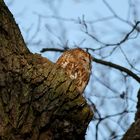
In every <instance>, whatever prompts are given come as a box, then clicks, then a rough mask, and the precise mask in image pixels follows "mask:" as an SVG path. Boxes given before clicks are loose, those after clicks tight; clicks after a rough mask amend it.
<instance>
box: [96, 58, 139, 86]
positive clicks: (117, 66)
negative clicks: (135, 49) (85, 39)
mask: <svg viewBox="0 0 140 140" xmlns="http://www.w3.org/2000/svg"><path fill="white" fill-rule="evenodd" d="M93 61H94V62H96V63H100V64H103V65H105V66H109V67H112V68H115V69H117V70H120V71H122V72H125V73H127V74H128V75H129V76H131V77H132V78H134V79H135V80H136V81H137V82H139V83H140V77H139V76H137V75H136V74H135V73H133V72H132V71H130V70H129V69H127V68H125V67H123V66H120V65H117V64H114V63H112V62H108V61H104V60H101V59H97V58H95V57H93Z"/></svg>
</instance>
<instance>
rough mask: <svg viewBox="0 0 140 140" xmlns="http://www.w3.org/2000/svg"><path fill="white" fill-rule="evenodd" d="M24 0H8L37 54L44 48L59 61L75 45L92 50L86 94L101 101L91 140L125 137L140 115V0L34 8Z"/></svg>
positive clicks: (73, 0) (46, 1)
mask: <svg viewBox="0 0 140 140" xmlns="http://www.w3.org/2000/svg"><path fill="white" fill-rule="evenodd" d="M18 2H19V1H17V0H14V1H12V3H10V1H8V4H9V8H10V9H11V10H12V11H13V13H14V15H15V17H16V21H17V22H18V23H19V26H20V29H21V30H22V34H23V36H24V38H25V42H26V44H27V45H28V48H29V49H30V50H31V51H32V52H39V51H40V50H41V52H44V53H43V56H47V57H48V58H49V59H51V60H53V61H56V60H57V58H58V57H59V54H60V53H58V52H63V51H64V50H66V49H68V48H73V47H75V46H76V47H77V46H78V47H81V48H84V49H87V50H88V51H89V52H90V53H91V54H92V56H93V72H92V77H91V80H90V83H89V86H88V87H87V89H86V91H85V93H84V96H85V97H86V99H87V100H88V102H89V104H90V105H91V106H92V105H93V104H95V105H96V108H95V109H94V110H95V112H96V113H95V115H94V118H93V121H91V123H90V125H89V128H88V129H87V135H86V138H87V139H93V138H94V139H99V140H102V139H107V140H108V139H121V138H122V136H123V135H124V133H125V132H126V131H127V129H128V128H129V126H130V124H131V123H132V121H134V116H135V113H136V104H137V93H138V89H139V79H140V78H139V74H140V70H139V69H140V65H139V58H140V55H139V52H140V48H139V15H140V14H139V13H140V11H139V5H140V3H139V1H138V0H133V1H132V0H124V1H109V0H99V1H96V0H95V1H91V0H88V1H87V0H86V1H81V0H78V1H77V0H69V1H63V0H62V1H55V0H54V1H50V0H41V1H40V2H39V1H37V2H36V3H34V1H33V2H32V1H30V2H31V3H32V4H29V3H30V2H28V3H27V4H28V6H27V5H26V2H24V3H22V4H21V2H19V4H17V3H18ZM33 3H34V4H33ZM19 5H20V6H21V7H20V6H19ZM19 7H20V8H19ZM32 7H33V8H32ZM14 9H15V10H14ZM49 51H51V52H49ZM56 52H57V53H56ZM50 54H51V56H50ZM97 58H98V59H97ZM110 61H111V63H110ZM94 62H96V63H94ZM114 68H115V69H114ZM116 69H117V70H116ZM137 114H138V113H137ZM136 124H138V123H136ZM104 130H106V131H104ZM131 130H135V129H131ZM135 132H137V131H135Z"/></svg>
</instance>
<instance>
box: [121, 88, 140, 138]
mask: <svg viewBox="0 0 140 140" xmlns="http://www.w3.org/2000/svg"><path fill="white" fill-rule="evenodd" d="M122 140H140V89H139V91H138V104H137V112H136V117H135V122H134V123H133V124H132V125H131V127H130V128H129V129H128V131H127V132H126V133H125V135H124V137H123V139H122Z"/></svg>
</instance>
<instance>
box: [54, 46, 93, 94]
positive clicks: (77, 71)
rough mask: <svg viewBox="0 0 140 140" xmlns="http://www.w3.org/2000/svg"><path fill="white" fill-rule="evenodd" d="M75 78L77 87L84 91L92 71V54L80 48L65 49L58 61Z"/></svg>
mask: <svg viewBox="0 0 140 140" xmlns="http://www.w3.org/2000/svg"><path fill="white" fill-rule="evenodd" d="M56 64H57V65H59V66H60V67H62V68H64V69H65V71H66V74H67V75H68V76H69V77H70V78H71V79H74V80H75V84H76V88H77V90H78V91H79V92H80V93H83V91H84V89H85V87H86V85H87V84H88V81H89V78H90V73H91V55H90V54H89V53H88V52H85V51H84V50H82V49H80V48H75V49H70V50H68V51H65V52H64V53H63V54H62V55H61V56H60V58H59V59H58V60H57V62H56Z"/></svg>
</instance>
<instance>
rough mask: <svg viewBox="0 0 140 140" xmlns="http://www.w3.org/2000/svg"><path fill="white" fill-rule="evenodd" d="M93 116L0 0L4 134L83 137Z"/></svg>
mask: <svg viewBox="0 0 140 140" xmlns="http://www.w3.org/2000/svg"><path fill="white" fill-rule="evenodd" d="M91 119H92V112H91V110H90V108H89V106H88V105H87V103H86V100H85V99H84V98H83V97H82V95H81V94H79V93H78V92H77V91H76V88H75V84H74V81H72V80H71V79H69V78H68V77H67V76H66V74H65V71H64V70H63V69H61V68H60V67H59V66H57V65H55V64H54V63H52V62H50V61H49V60H48V59H47V58H43V57H41V55H38V54H32V53H31V52H30V51H29V50H28V49H27V47H26V45H25V43H24V40H23V38H22V35H21V33H20V31H19V28H18V25H17V24H16V23H15V21H14V18H13V16H12V14H11V13H10V11H9V10H8V8H7V6H6V5H5V4H4V2H3V1H2V0H0V139H2V140H53V139H61V140H78V139H79V140H82V139H84V135H85V132H86V128H87V126H88V124H89V122H90V120H91Z"/></svg>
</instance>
